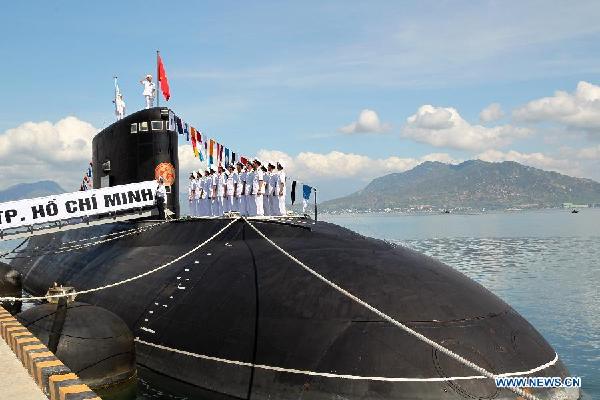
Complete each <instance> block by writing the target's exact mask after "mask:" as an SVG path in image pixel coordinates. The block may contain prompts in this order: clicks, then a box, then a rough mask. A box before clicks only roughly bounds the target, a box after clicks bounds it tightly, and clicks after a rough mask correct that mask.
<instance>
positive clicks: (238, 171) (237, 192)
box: [233, 162, 246, 215]
mask: <svg viewBox="0 0 600 400" xmlns="http://www.w3.org/2000/svg"><path fill="white" fill-rule="evenodd" d="M233 174H234V175H233V186H234V189H233V193H234V194H233V211H237V212H239V213H240V215H244V207H243V204H244V203H243V201H242V200H243V197H244V196H243V193H244V180H245V179H246V178H245V177H244V174H245V172H244V171H243V170H242V163H241V162H238V163H237V164H236V165H235V172H234V173H233Z"/></svg>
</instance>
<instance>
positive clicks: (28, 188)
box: [0, 181, 65, 203]
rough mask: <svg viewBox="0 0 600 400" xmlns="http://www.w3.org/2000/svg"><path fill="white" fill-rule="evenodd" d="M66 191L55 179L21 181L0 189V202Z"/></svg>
mask: <svg viewBox="0 0 600 400" xmlns="http://www.w3.org/2000/svg"><path fill="white" fill-rule="evenodd" d="M64 192H65V190H64V189H63V188H61V187H60V186H59V185H58V183H56V182H54V181H40V182H34V183H19V184H17V185H14V186H10V187H8V188H6V189H4V190H0V203H2V202H5V201H11V200H21V199H29V198H32V197H42V196H50V195H53V194H60V193H64Z"/></svg>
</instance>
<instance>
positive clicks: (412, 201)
mask: <svg viewBox="0 0 600 400" xmlns="http://www.w3.org/2000/svg"><path fill="white" fill-rule="evenodd" d="M562 203H574V204H598V203H600V183H598V182H596V181H593V180H591V179H581V178H573V177H570V176H567V175H562V174H559V173H557V172H551V171H544V170H541V169H537V168H533V167H528V166H525V165H522V164H519V163H516V162H512V161H504V162H501V163H490V162H485V161H481V160H470V161H465V162H463V163H461V164H458V165H452V164H444V163H441V162H430V161H427V162H424V163H422V164H420V165H418V166H416V167H415V168H413V169H411V170H410V171H406V172H403V173H395V174H389V175H385V176H382V177H380V178H376V179H374V180H373V181H371V183H369V184H368V185H367V186H366V187H365V188H364V189H362V190H360V191H358V192H356V193H353V194H351V195H349V196H346V197H342V198H338V199H334V200H330V201H327V202H324V203H322V204H321V205H320V208H321V210H323V211H342V210H356V211H368V210H373V211H375V210H384V209H386V208H390V209H402V210H408V209H482V208H486V209H506V208H511V207H520V208H542V207H556V206H561V205H562Z"/></svg>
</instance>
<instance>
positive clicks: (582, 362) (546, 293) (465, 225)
mask: <svg viewBox="0 0 600 400" xmlns="http://www.w3.org/2000/svg"><path fill="white" fill-rule="evenodd" d="M321 219H323V220H326V221H329V222H333V223H336V224H338V225H342V226H345V227H347V228H350V229H352V230H354V231H357V232H359V233H362V234H364V235H367V236H372V237H377V238H381V239H386V240H389V241H392V242H395V243H398V244H401V245H404V246H408V247H411V248H413V249H415V250H418V251H420V252H423V253H426V254H428V255H430V256H432V257H434V258H437V259H438V260H441V261H443V262H444V263H446V264H449V265H451V266H452V267H454V268H456V269H458V270H459V271H461V272H462V273H464V274H465V275H467V276H469V277H471V278H472V279H474V280H476V281H477V282H479V283H481V284H482V285H484V286H485V287H486V288H488V289H489V290H491V291H492V292H494V293H495V294H496V295H498V296H499V297H501V298H502V299H503V300H505V301H506V302H507V303H509V304H510V305H511V306H512V307H513V308H515V309H516V310H517V311H518V312H519V313H520V314H521V315H523V317H525V318H526V319H527V320H528V321H529V322H531V323H532V324H533V325H534V326H535V327H536V328H537V329H538V331H540V332H541V334H542V335H543V336H544V337H545V338H546V339H547V340H548V342H549V343H550V344H551V345H552V346H553V347H554V349H555V350H556V351H557V352H558V354H559V355H560V357H561V359H562V360H563V362H564V363H565V364H566V366H567V367H568V368H569V371H570V372H571V375H573V376H580V377H582V380H583V391H584V393H585V395H584V398H585V399H592V398H593V399H600V209H584V210H582V211H581V212H580V213H578V214H571V213H570V212H568V211H563V210H551V211H530V212H514V213H511V212H505V213H485V214H477V215H455V214H442V215H402V214H400V215H398V214H396V215H393V214H364V215H347V216H339V215H335V216H334V215H323V216H322V217H321Z"/></svg>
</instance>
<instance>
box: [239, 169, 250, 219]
mask: <svg viewBox="0 0 600 400" xmlns="http://www.w3.org/2000/svg"><path fill="white" fill-rule="evenodd" d="M245 184H246V171H242V172H240V173H239V174H238V185H237V192H236V194H237V196H238V197H237V202H238V211H239V212H240V214H241V215H248V210H246V194H245V192H244V185H245Z"/></svg>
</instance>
